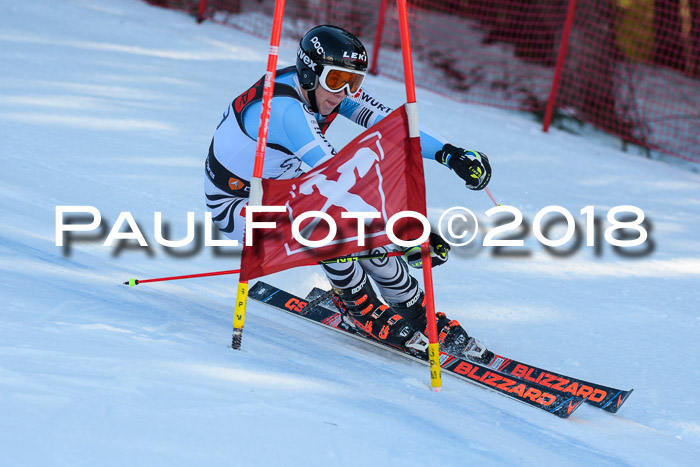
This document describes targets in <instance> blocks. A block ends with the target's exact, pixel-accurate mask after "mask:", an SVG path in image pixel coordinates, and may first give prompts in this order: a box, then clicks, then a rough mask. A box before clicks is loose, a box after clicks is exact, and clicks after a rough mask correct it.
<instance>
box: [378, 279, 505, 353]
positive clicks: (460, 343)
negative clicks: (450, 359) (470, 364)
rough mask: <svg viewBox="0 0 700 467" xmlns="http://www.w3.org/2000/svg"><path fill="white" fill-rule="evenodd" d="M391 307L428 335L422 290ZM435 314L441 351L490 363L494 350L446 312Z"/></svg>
mask: <svg viewBox="0 0 700 467" xmlns="http://www.w3.org/2000/svg"><path fill="white" fill-rule="evenodd" d="M391 307H392V308H393V309H394V310H396V311H397V312H399V313H401V314H402V315H403V316H404V317H405V318H406V319H407V320H409V322H411V324H414V325H415V326H416V328H417V329H422V330H423V334H424V335H426V336H427V335H428V330H427V318H426V315H425V295H424V293H423V291H422V290H420V289H418V292H417V294H416V296H415V297H413V298H412V299H411V300H409V301H407V302H405V303H403V304H401V303H399V304H392V305H391ZM435 316H436V318H437V331H438V343H439V345H440V351H441V352H445V353H448V354H450V355H455V356H458V357H461V356H463V357H466V358H469V359H470V360H473V361H475V362H479V363H489V362H490V361H491V360H492V359H493V352H491V351H489V350H486V346H484V344H482V343H481V341H479V340H478V339H476V338H474V337H470V336H469V334H467V331H465V330H464V328H463V327H462V326H460V324H459V322H458V321H457V320H450V319H448V318H447V316H445V313H441V312H438V313H436V314H435ZM426 341H427V338H426Z"/></svg>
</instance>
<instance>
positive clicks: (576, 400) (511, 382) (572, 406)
mask: <svg viewBox="0 0 700 467" xmlns="http://www.w3.org/2000/svg"><path fill="white" fill-rule="evenodd" d="M248 296H249V297H250V298H252V299H253V300H257V301H259V302H262V303H265V304H267V305H270V306H272V307H274V308H276V309H278V310H283V311H286V312H288V313H290V314H293V315H295V316H299V317H302V318H305V319H307V320H309V321H312V322H314V323H316V324H319V325H322V326H326V327H328V328H330V329H334V330H336V331H338V332H341V333H343V334H346V335H348V336H351V337H353V338H356V339H359V340H362V341H364V342H367V343H369V344H372V345H374V346H377V347H380V348H382V349H385V350H388V351H392V352H394V353H397V354H399V355H403V356H404V357H407V358H410V359H412V360H414V361H418V362H421V363H423V364H428V361H427V360H426V359H423V358H420V357H417V356H415V355H412V354H409V353H406V352H404V351H402V350H400V349H397V348H394V347H392V346H389V345H387V344H383V343H381V342H379V341H377V340H375V339H372V338H369V337H365V336H364V335H362V334H359V333H357V332H355V331H354V329H353V328H351V327H349V326H347V325H346V324H345V323H344V322H343V321H342V318H341V315H340V313H339V312H338V311H337V310H335V309H333V308H330V307H328V304H329V300H330V295H329V294H328V293H324V292H323V291H319V290H315V291H314V292H313V293H312V294H310V295H309V297H308V298H301V297H298V296H295V295H292V294H290V293H289V292H285V291H284V290H281V289H279V288H277V287H275V286H272V285H269V284H266V283H265V282H262V281H259V282H256V283H255V285H253V286H252V287H251V288H250V290H249V291H248ZM440 365H441V366H442V369H443V370H444V372H445V373H448V374H451V375H453V376H456V377H458V378H461V379H464V380H466V381H469V382H471V383H474V384H477V385H479V386H481V387H484V388H486V389H490V390H492V391H496V392H499V393H501V394H503V395H506V396H508V397H511V398H513V399H515V400H518V401H520V402H523V403H525V404H528V405H530V406H533V407H536V408H538V409H541V410H544V411H547V412H549V413H552V414H554V415H556V416H558V417H561V418H567V417H568V416H569V415H571V414H572V413H573V412H574V410H576V409H577V408H578V407H580V406H581V404H582V403H583V401H584V400H585V397H583V396H580V395H572V394H569V393H566V392H561V391H553V390H551V389H550V388H547V387H545V386H542V385H540V384H537V383H534V382H530V381H526V380H522V379H516V378H511V377H510V376H508V375H506V374H504V373H500V372H498V371H495V370H494V369H492V368H488V367H486V366H484V365H481V364H479V363H476V362H472V361H469V360H466V359H463V358H459V357H455V356H453V355H448V354H441V355H440Z"/></svg>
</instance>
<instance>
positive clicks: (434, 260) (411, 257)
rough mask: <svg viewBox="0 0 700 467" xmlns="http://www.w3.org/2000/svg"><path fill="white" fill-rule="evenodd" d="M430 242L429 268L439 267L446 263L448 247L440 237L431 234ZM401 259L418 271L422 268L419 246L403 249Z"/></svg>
mask: <svg viewBox="0 0 700 467" xmlns="http://www.w3.org/2000/svg"><path fill="white" fill-rule="evenodd" d="M428 240H429V241H430V264H431V267H435V266H440V265H441V264H444V263H445V262H447V256H448V252H449V251H450V245H449V244H448V243H447V242H446V241H445V239H443V238H442V237H441V236H440V235H438V234H436V233H431V234H430V237H429V238H428ZM403 257H404V259H405V260H406V262H407V263H408V265H409V266H411V267H413V268H418V269H420V268H421V267H423V258H422V257H421V254H420V245H416V246H410V247H407V248H404V250H403Z"/></svg>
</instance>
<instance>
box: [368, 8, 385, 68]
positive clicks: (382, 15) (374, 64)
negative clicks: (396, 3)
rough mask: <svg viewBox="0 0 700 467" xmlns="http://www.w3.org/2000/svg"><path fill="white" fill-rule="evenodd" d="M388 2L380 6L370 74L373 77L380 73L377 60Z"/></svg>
mask: <svg viewBox="0 0 700 467" xmlns="http://www.w3.org/2000/svg"><path fill="white" fill-rule="evenodd" d="M387 3H389V2H388V0H382V3H381V5H380V6H379V22H378V23H377V32H376V34H375V35H374V45H372V66H371V67H370V68H369V72H370V73H371V74H373V75H376V74H377V73H379V71H378V70H377V59H378V58H379V47H380V46H381V44H382V33H383V32H384V22H385V21H386V8H387Z"/></svg>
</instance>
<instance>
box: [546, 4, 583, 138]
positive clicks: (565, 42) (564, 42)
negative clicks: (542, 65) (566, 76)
mask: <svg viewBox="0 0 700 467" xmlns="http://www.w3.org/2000/svg"><path fill="white" fill-rule="evenodd" d="M575 11H576V0H569V8H568V10H567V11H566V21H564V29H563V30H562V33H561V43H560V44H559V54H558V55H557V64H556V67H555V68H554V77H553V78H552V88H551V89H550V91H549V98H548V99H547V110H546V111H545V114H544V122H543V123H542V131H544V132H545V133H546V132H547V130H549V124H550V123H551V122H552V114H554V102H555V101H556V100H557V93H558V92H559V82H560V81H561V74H562V70H563V69H564V61H565V60H566V51H567V50H568V49H569V37H570V36H571V28H572V27H573V24H574V12H575Z"/></svg>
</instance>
